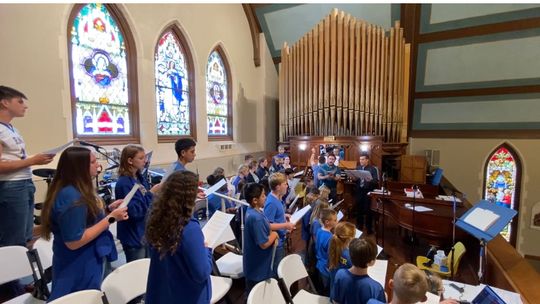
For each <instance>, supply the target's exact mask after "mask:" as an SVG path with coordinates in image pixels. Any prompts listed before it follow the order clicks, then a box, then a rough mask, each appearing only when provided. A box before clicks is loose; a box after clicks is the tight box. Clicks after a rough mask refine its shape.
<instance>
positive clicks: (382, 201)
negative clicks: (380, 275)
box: [379, 173, 390, 260]
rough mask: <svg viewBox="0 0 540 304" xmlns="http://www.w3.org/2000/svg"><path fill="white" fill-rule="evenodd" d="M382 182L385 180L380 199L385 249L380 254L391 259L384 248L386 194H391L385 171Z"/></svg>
mask: <svg viewBox="0 0 540 304" xmlns="http://www.w3.org/2000/svg"><path fill="white" fill-rule="evenodd" d="M382 182H383V200H381V199H379V202H380V203H381V205H382V231H381V232H382V233H381V234H382V235H381V238H382V248H383V250H382V251H381V253H380V254H379V259H380V260H388V259H390V255H389V254H387V253H386V252H385V250H384V239H385V238H384V230H385V228H386V227H385V217H386V213H385V210H384V209H385V208H384V205H385V200H386V199H385V198H384V197H385V196H387V195H389V194H388V181H387V177H386V173H383V176H382Z"/></svg>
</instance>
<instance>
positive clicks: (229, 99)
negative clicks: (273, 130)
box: [204, 44, 234, 141]
mask: <svg viewBox="0 0 540 304" xmlns="http://www.w3.org/2000/svg"><path fill="white" fill-rule="evenodd" d="M213 52H217V53H218V54H219V56H220V57H221V61H223V65H224V66H225V73H226V74H227V134H228V135H225V136H224V135H209V134H208V130H207V132H206V134H207V135H208V141H227V140H230V141H232V140H233V139H234V136H233V104H232V103H233V98H232V97H233V86H232V76H231V68H230V65H229V60H228V59H227V56H225V52H224V51H223V48H222V47H221V45H219V44H218V45H217V46H216V47H215V48H214V50H212V52H210V54H212V53H213ZM205 76H206V70H205ZM205 90H208V88H206V85H205ZM205 92H206V91H205ZM205 96H206V94H205ZM204 102H205V104H206V102H207V100H206V98H205V99H204ZM207 113H208V112H207ZM205 124H206V121H205Z"/></svg>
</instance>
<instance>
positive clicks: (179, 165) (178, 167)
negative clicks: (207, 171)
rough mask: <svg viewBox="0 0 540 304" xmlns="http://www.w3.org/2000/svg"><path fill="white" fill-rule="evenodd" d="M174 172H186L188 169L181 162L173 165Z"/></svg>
mask: <svg viewBox="0 0 540 304" xmlns="http://www.w3.org/2000/svg"><path fill="white" fill-rule="evenodd" d="M173 166H174V167H173V172H176V171H186V167H185V166H184V165H183V164H182V163H181V162H179V161H176V162H174V163H173Z"/></svg>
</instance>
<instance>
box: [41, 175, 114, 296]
mask: <svg viewBox="0 0 540 304" xmlns="http://www.w3.org/2000/svg"><path fill="white" fill-rule="evenodd" d="M80 199H81V193H80V192H79V191H78V190H77V189H76V188H75V187H73V186H66V187H64V188H62V189H61V190H60V191H59V192H58V194H57V195H56V198H55V200H54V205H53V207H52V210H51V230H52V233H53V235H54V241H53V263H52V278H53V283H52V290H51V297H50V298H49V299H48V300H49V301H52V300H54V299H57V298H60V297H62V296H65V295H67V294H69V293H72V292H75V291H80V290H85V289H100V286H101V277H102V275H103V258H104V257H107V258H108V259H109V260H115V259H116V258H117V253H116V247H115V246H114V240H113V237H112V234H111V233H110V232H109V230H105V231H103V232H102V233H101V234H99V236H98V237H97V238H95V239H93V240H92V241H90V242H89V243H88V244H86V245H84V246H82V247H80V248H78V249H75V250H71V249H69V248H68V247H67V246H66V244H65V243H66V242H73V241H78V240H80V239H81V238H82V236H83V234H84V231H85V230H86V229H87V228H89V227H91V226H93V225H94V224H96V223H97V222H99V221H100V220H101V219H102V218H103V217H104V214H103V213H101V214H99V215H98V216H97V217H96V219H95V220H93V221H88V219H87V212H88V207H87V205H86V204H84V203H81V202H79V200H80Z"/></svg>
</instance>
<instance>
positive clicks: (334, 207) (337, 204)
mask: <svg viewBox="0 0 540 304" xmlns="http://www.w3.org/2000/svg"><path fill="white" fill-rule="evenodd" d="M344 200H345V199H342V200H340V201H339V202H337V203H336V204H335V205H332V204H330V205H331V206H330V209H334V210H335V209H336V208H337V207H338V206H339V205H340V204H341V203H343V201H344Z"/></svg>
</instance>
